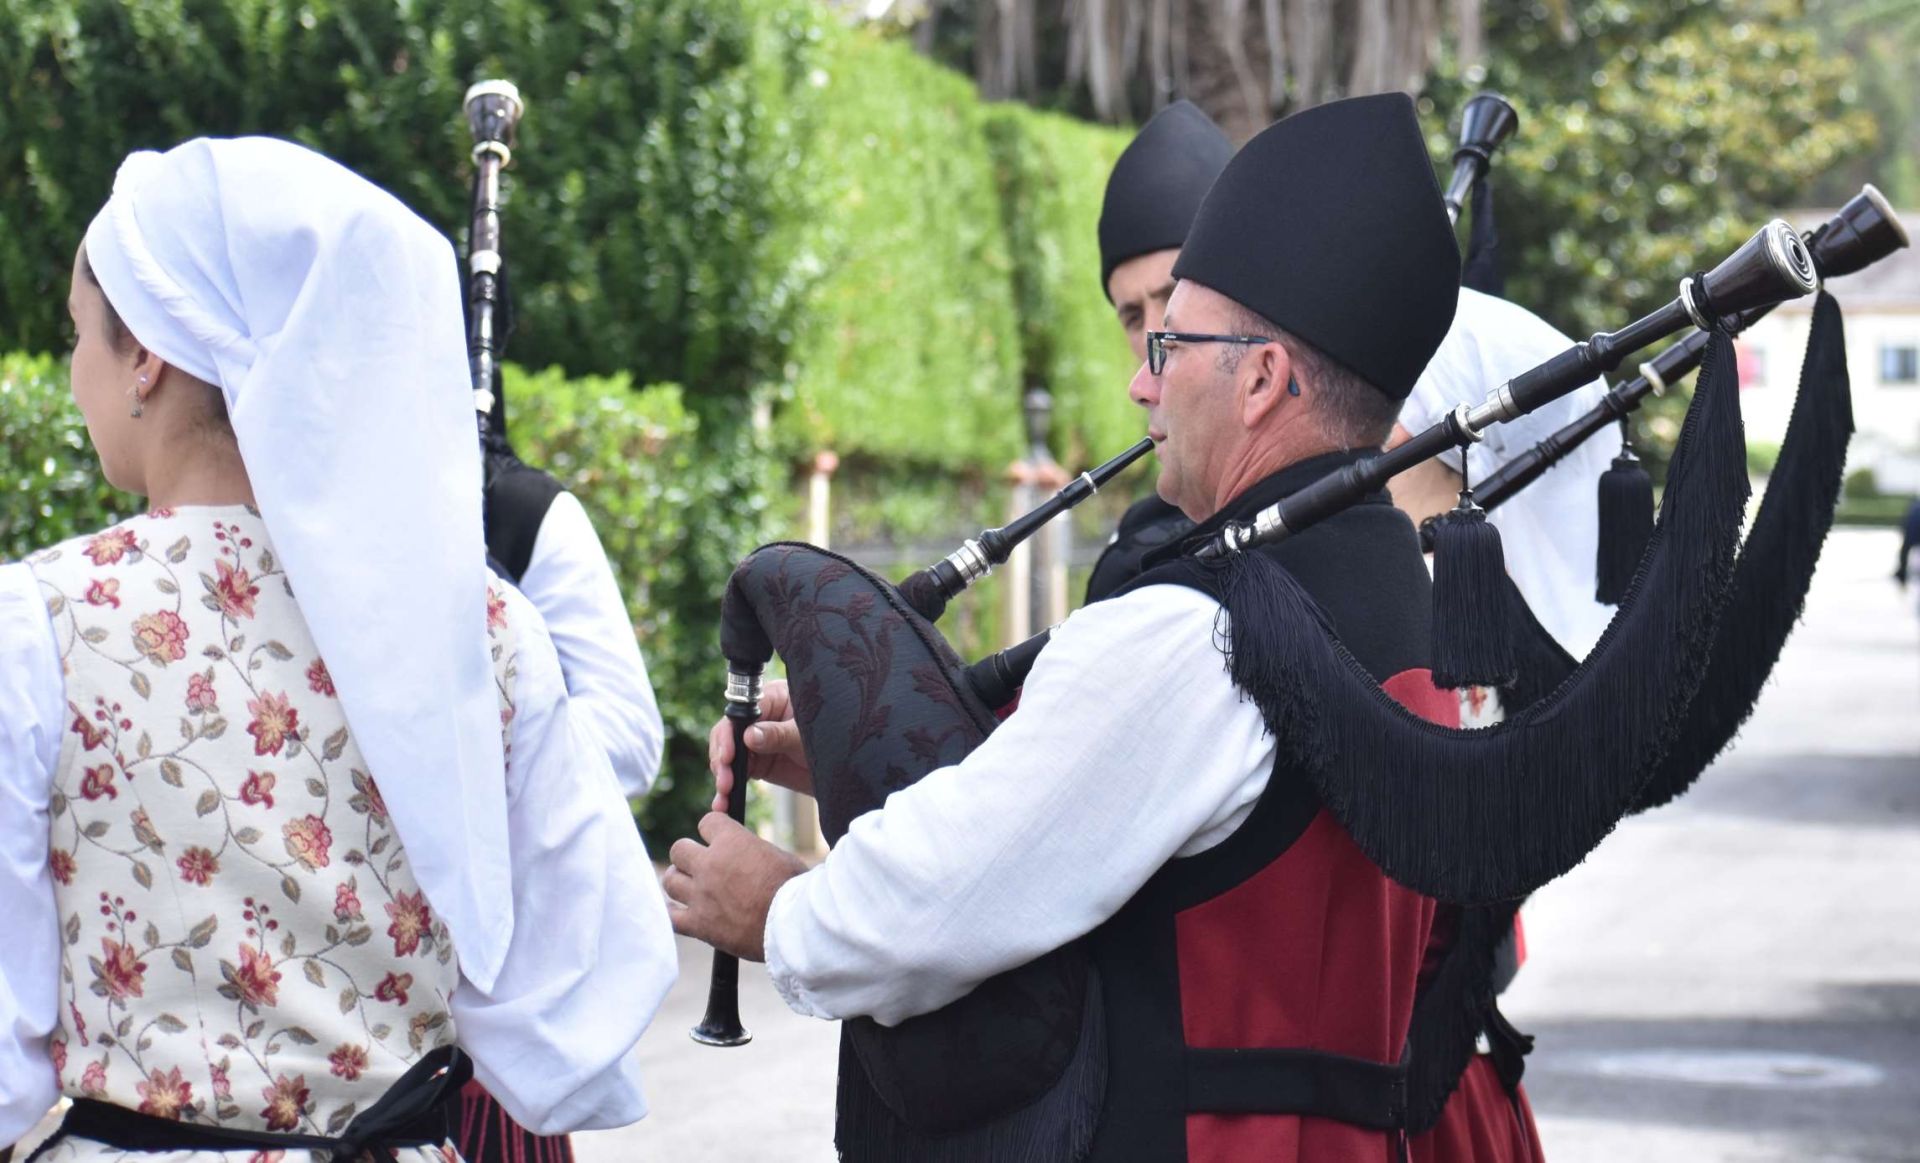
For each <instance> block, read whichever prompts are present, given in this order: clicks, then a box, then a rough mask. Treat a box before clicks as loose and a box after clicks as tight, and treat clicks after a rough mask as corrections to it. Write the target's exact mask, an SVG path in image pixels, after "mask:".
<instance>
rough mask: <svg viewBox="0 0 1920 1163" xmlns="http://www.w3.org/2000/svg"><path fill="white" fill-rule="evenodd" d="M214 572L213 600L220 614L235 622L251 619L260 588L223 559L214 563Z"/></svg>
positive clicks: (245, 573)
mask: <svg viewBox="0 0 1920 1163" xmlns="http://www.w3.org/2000/svg"><path fill="white" fill-rule="evenodd" d="M214 570H215V572H216V573H218V574H219V577H218V578H216V579H215V581H214V583H213V600H214V601H215V602H216V603H218V604H219V606H220V612H221V613H223V614H225V615H226V616H227V617H229V618H232V619H234V620H235V621H238V620H240V619H241V618H251V617H253V600H254V599H255V598H257V597H259V596H260V587H259V586H257V585H254V584H253V579H252V578H250V577H248V576H247V571H246V570H245V569H244V568H242V569H235V568H234V567H232V566H231V565H228V564H227V562H226V560H225V559H224V558H223V559H221V560H220V561H217V562H215V563H214ZM202 576H204V575H202Z"/></svg>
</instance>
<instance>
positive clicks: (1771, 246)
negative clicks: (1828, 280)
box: [1767, 218, 1820, 295]
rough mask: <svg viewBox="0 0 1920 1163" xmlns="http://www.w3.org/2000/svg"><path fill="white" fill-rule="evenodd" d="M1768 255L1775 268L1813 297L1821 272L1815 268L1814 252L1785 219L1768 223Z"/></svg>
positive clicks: (1818, 285)
mask: <svg viewBox="0 0 1920 1163" xmlns="http://www.w3.org/2000/svg"><path fill="white" fill-rule="evenodd" d="M1767 253H1768V255H1769V256H1770V257H1771V258H1772V259H1773V265H1774V267H1775V268H1776V269H1778V270H1779V271H1780V273H1781V274H1783V275H1785V276H1787V277H1788V278H1790V279H1792V280H1793V281H1794V282H1795V283H1796V284H1797V285H1799V287H1800V289H1801V291H1802V292H1803V293H1805V294H1809V295H1811V294H1812V293H1813V292H1814V291H1816V290H1818V289H1819V287H1820V272H1819V271H1818V270H1816V269H1815V268H1814V265H1813V252H1812V251H1809V250H1808V249H1807V240H1806V239H1804V238H1801V237H1800V232H1799V231H1797V230H1795V229H1794V228H1793V227H1791V226H1789V225H1787V222H1786V220H1785V219H1784V218H1775V219H1774V220H1773V221H1772V222H1769V223H1767Z"/></svg>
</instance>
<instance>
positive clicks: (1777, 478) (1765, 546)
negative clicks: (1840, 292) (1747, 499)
mask: <svg viewBox="0 0 1920 1163" xmlns="http://www.w3.org/2000/svg"><path fill="white" fill-rule="evenodd" d="M1852 436H1853V394H1852V385H1851V383H1850V382H1849V379H1848V375H1847V339H1846V332H1845V329H1844V327H1843V324H1842V321H1841V318H1840V306H1839V304H1837V303H1835V302H1834V300H1833V296H1831V295H1829V294H1827V293H1826V292H1824V291H1822V292H1821V293H1820V296H1819V298H1817V299H1816V300H1815V301H1814V307H1813V327H1812V330H1811V332H1810V334H1809V335H1808V337H1807V354H1806V358H1805V360H1804V362H1803V363H1802V364H1801V369H1800V394H1799V395H1797V396H1795V397H1794V401H1793V415H1792V416H1791V417H1790V418H1789V419H1788V421H1787V435H1786V438H1785V439H1784V440H1782V441H1781V444H1780V457H1779V459H1778V460H1777V461H1775V462H1774V467H1773V476H1772V477H1771V478H1770V479H1769V480H1768V482H1767V494H1766V496H1765V497H1764V498H1762V499H1761V501H1760V511H1759V512H1758V513H1757V514H1755V515H1754V518H1753V528H1752V530H1751V531H1750V532H1749V533H1748V534H1747V541H1746V545H1745V546H1744V547H1742V549H1741V551H1740V563H1739V565H1738V566H1737V567H1736V568H1735V571H1734V579H1733V591H1732V593H1731V595H1730V596H1729V597H1728V599H1727V609H1726V612H1725V613H1724V614H1723V615H1722V616H1721V621H1720V631H1719V633H1718V635H1717V636H1716V639H1715V641H1714V644H1713V656H1712V658H1713V660H1712V663H1711V664H1710V666H1709V668H1708V670H1707V678H1706V681H1705V682H1704V683H1702V684H1701V687H1700V694H1699V695H1698V697H1696V698H1695V699H1694V704H1693V706H1692V707H1690V708H1689V709H1688V712H1687V719H1686V725H1685V728H1684V729H1683V730H1682V732H1681V734H1680V738H1679V739H1678V740H1676V741H1675V743H1674V746H1673V749H1672V751H1671V752H1670V753H1669V754H1668V756H1667V758H1666V761H1665V762H1664V763H1662V764H1661V766H1660V769H1659V771H1657V772H1656V773H1655V774H1654V778H1653V780H1652V781H1651V782H1650V783H1649V784H1648V785H1647V788H1646V789H1645V791H1644V792H1642V794H1641V798H1640V803H1639V805H1638V808H1637V809H1636V810H1645V809H1646V808H1650V807H1657V806H1659V805H1661V804H1664V803H1666V802H1667V801H1669V800H1671V799H1673V798H1674V797H1676V796H1678V795H1680V794H1681V793H1682V792H1684V791H1686V790H1687V789H1688V788H1689V787H1691V786H1692V785H1693V781H1694V780H1696V779H1698V778H1699V777H1700V773H1701V772H1703V771H1705V770H1706V768H1707V765H1708V764H1710V763H1712V762H1713V760H1714V758H1715V757H1716V756H1718V755H1719V754H1720V752H1721V751H1722V750H1723V749H1724V748H1725V747H1726V745H1727V744H1728V743H1729V742H1731V741H1732V739H1733V736H1734V734H1735V733H1736V732H1738V731H1739V729H1740V726H1741V724H1743V723H1745V722H1746V721H1747V716H1748V715H1750V714H1752V713H1753V704H1754V703H1755V702H1756V701H1758V699H1759V698H1760V688H1761V687H1762V686H1764V685H1765V684H1766V681H1767V676H1768V675H1770V674H1772V673H1773V665H1774V663H1776V662H1778V661H1779V659H1780V651H1781V649H1782V648H1783V647H1785V646H1786V643H1787V637H1788V635H1790V634H1791V633H1792V632H1793V628H1794V626H1795V625H1796V624H1797V623H1798V622H1799V621H1800V611H1801V607H1802V606H1803V604H1804V603H1805V602H1806V598H1807V589H1808V587H1810V586H1811V585H1812V584H1813V571H1814V568H1815V566H1817V565H1818V564H1819V562H1820V549H1821V547H1822V546H1823V545H1825V544H1826V538H1827V533H1828V531H1829V530H1831V529H1832V528H1833V510H1834V506H1835V505H1836V504H1837V503H1838V502H1839V500H1840V486H1841V480H1842V477H1843V475H1844V472H1845V469H1846V463H1847V445H1848V443H1849V442H1850V441H1851V439H1852Z"/></svg>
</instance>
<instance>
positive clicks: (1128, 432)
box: [987, 104, 1146, 466]
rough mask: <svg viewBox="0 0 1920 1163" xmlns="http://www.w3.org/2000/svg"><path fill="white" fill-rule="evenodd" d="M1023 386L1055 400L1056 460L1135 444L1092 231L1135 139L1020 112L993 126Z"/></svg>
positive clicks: (1120, 348)
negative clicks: (1111, 179)
mask: <svg viewBox="0 0 1920 1163" xmlns="http://www.w3.org/2000/svg"><path fill="white" fill-rule="evenodd" d="M987 140H988V142H989V143H990V144H991V146H992V148H993V154H994V168H995V171H996V174H997V176H998V179H999V184H1000V196H1001V202H1002V205H1003V207H1004V211H1003V212H1004V216H1005V219H1006V224H1007V241H1008V244H1009V246H1010V247H1011V249H1012V252H1013V255H1014V266H1013V288H1014V295H1015V298H1016V302H1017V303H1018V305H1019V309H1020V341H1021V349H1022V353H1023V357H1024V360H1023V362H1024V365H1025V368H1026V378H1027V383H1026V386H1027V387H1030V388H1046V389H1048V390H1049V391H1050V392H1052V393H1053V404H1054V423H1053V433H1054V437H1053V446H1054V453H1055V455H1056V456H1057V457H1058V458H1059V459H1060V461H1061V462H1062V463H1064V464H1072V465H1076V466H1077V465H1085V464H1089V463H1098V462H1099V461H1102V460H1105V459H1107V458H1108V457H1111V456H1113V455H1114V454H1115V453H1118V452H1120V451H1121V450H1122V449H1124V448H1125V447H1126V446H1127V445H1129V444H1132V443H1133V442H1134V441H1136V440H1138V439H1140V437H1141V436H1142V435H1144V434H1145V431H1146V419H1145V413H1144V412H1143V411H1142V410H1141V409H1140V408H1139V407H1138V406H1137V405H1135V404H1134V403H1133V402H1132V401H1131V400H1129V399H1128V398H1127V384H1128V382H1129V381H1130V380H1131V379H1132V377H1133V373H1134V370H1135V368H1136V367H1137V365H1136V363H1135V362H1134V359H1133V353H1132V352H1131V351H1129V350H1128V348H1127V342H1126V336H1125V334H1124V333H1123V332H1122V331H1121V330H1120V326H1119V323H1118V322H1117V320H1116V319H1115V318H1114V314H1113V308H1112V306H1111V305H1110V304H1108V302H1107V299H1106V295H1105V294H1103V293H1102V291H1101V288H1100V241H1099V236H1098V233H1097V230H1096V225H1097V223H1098V220H1099V215H1100V202H1101V199H1102V197H1103V196H1104V194H1105V192H1106V185H1107V174H1108V173H1109V172H1111V171H1112V169H1113V163H1114V162H1115V161H1116V160H1117V159H1118V158H1119V156H1120V151H1121V150H1123V149H1125V148H1126V146H1127V142H1128V141H1130V140H1132V134H1130V133H1127V132H1123V131H1120V130H1115V129H1107V128H1104V127H1101V126H1096V125H1089V124H1087V123H1085V122H1080V121H1075V120H1073V119H1071V118H1068V117H1061V116H1059V115H1057V114H1051V113H1039V112H1035V111H1034V110H1032V109H1028V108H1027V107H1025V106H1023V105H1010V104H1003V105H995V106H994V107H993V108H992V111H991V112H990V113H989V114H988V119H987Z"/></svg>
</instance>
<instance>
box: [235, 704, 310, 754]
mask: <svg viewBox="0 0 1920 1163" xmlns="http://www.w3.org/2000/svg"><path fill="white" fill-rule="evenodd" d="M247 710H248V712H249V713H251V714H252V715H253V721H252V722H250V723H248V724H247V734H249V735H251V736H253V753H254V754H255V755H274V754H277V753H278V752H279V750H280V748H281V747H282V746H283V745H285V743H286V741H287V737H288V736H290V735H296V734H298V733H299V730H300V712H299V711H296V710H294V709H293V705H292V704H291V703H289V702H288V701H287V696H286V695H285V694H278V695H275V694H267V693H265V692H262V693H261V695H260V697H259V698H257V699H249V700H247Z"/></svg>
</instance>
